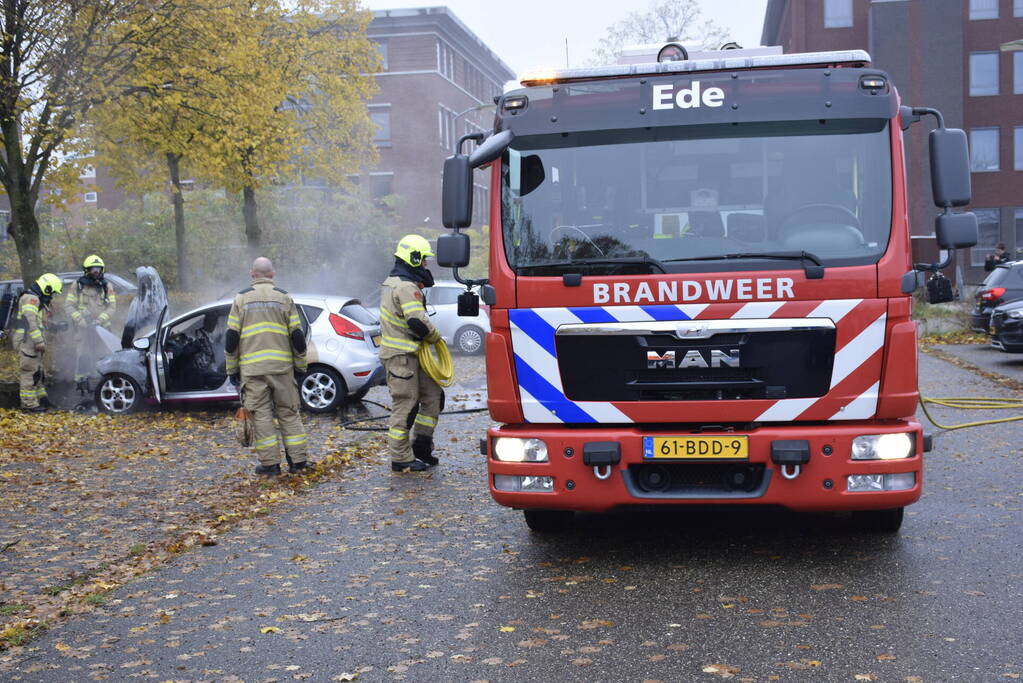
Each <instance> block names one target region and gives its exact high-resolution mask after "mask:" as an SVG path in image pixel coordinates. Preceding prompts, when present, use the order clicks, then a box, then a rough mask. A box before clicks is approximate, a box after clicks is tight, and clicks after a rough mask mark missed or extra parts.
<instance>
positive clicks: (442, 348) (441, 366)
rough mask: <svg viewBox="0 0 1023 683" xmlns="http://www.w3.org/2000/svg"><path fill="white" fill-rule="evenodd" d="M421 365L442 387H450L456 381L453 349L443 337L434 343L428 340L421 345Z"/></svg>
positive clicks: (419, 353) (419, 354)
mask: <svg viewBox="0 0 1023 683" xmlns="http://www.w3.org/2000/svg"><path fill="white" fill-rule="evenodd" d="M417 355H418V356H419V365H420V367H422V368H423V370H426V374H428V375H429V376H430V377H432V378H433V381H435V382H436V383H437V384H439V385H441V386H442V387H450V386H451V385H452V384H454V383H455V364H454V363H453V362H452V360H451V351H449V350H448V345H447V344H445V343H444V340H443V339H438V340H437V341H436V342H434V343H432V344H427V343H426V342H424V343H422V344H420V345H419V351H418V353H417Z"/></svg>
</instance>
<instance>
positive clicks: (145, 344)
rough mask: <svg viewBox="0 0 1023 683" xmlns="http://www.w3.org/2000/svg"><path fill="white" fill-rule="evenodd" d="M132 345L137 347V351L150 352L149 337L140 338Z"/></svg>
mask: <svg viewBox="0 0 1023 683" xmlns="http://www.w3.org/2000/svg"><path fill="white" fill-rule="evenodd" d="M131 345H132V346H133V347H135V348H136V349H138V350H139V351H148V350H149V337H139V338H138V339H136V340H135V341H133V342H132V343H131Z"/></svg>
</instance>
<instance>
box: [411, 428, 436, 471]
mask: <svg viewBox="0 0 1023 683" xmlns="http://www.w3.org/2000/svg"><path fill="white" fill-rule="evenodd" d="M412 455H414V456H416V460H422V461H423V462H425V463H426V464H427V465H429V466H430V467H433V466H434V465H436V464H437V463H438V462H440V460H438V459H437V456H435V455H434V454H433V438H432V437H429V436H424V435H422V434H419V435H417V436H416V438H415V439H414V440H413V441H412Z"/></svg>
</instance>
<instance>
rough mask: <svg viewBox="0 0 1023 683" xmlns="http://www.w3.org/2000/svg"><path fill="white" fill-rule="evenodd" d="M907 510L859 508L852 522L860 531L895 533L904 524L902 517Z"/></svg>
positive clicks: (854, 513)
mask: <svg viewBox="0 0 1023 683" xmlns="http://www.w3.org/2000/svg"><path fill="white" fill-rule="evenodd" d="M905 511H906V509H905V508H890V509H887V510H857V511H855V512H853V513H852V522H853V526H854V527H855V528H856V529H857V530H858V531H867V532H870V533H876V534H894V533H895V532H897V531H898V530H899V527H901V526H902V517H903V514H904V513H905Z"/></svg>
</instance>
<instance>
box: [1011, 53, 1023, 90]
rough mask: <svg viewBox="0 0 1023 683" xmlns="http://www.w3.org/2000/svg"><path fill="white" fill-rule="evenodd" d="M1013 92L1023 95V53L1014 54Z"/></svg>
mask: <svg viewBox="0 0 1023 683" xmlns="http://www.w3.org/2000/svg"><path fill="white" fill-rule="evenodd" d="M1012 92H1013V93H1015V94H1017V95H1023V51H1020V50H1017V51H1016V52H1013V53H1012Z"/></svg>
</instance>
